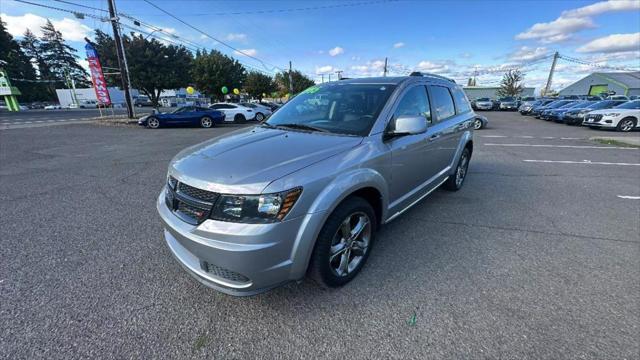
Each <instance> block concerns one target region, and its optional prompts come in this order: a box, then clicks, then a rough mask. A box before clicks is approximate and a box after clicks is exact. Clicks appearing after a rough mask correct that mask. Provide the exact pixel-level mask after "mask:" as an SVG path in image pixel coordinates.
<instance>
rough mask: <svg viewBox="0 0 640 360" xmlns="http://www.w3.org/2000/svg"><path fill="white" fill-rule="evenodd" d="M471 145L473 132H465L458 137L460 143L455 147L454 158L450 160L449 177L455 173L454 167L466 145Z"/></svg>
mask: <svg viewBox="0 0 640 360" xmlns="http://www.w3.org/2000/svg"><path fill="white" fill-rule="evenodd" d="M469 142H470V143H472V144H473V131H472V130H465V132H464V133H463V134H462V136H461V137H460V141H459V142H458V146H457V147H456V153H455V156H454V157H453V158H452V159H451V164H449V166H450V167H451V170H450V171H449V176H453V175H454V174H455V172H456V165H457V164H458V160H460V156H462V150H464V148H465V146H467V143H469Z"/></svg>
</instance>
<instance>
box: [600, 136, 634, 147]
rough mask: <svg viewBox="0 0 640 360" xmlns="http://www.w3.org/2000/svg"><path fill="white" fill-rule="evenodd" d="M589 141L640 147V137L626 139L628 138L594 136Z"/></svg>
mask: <svg viewBox="0 0 640 360" xmlns="http://www.w3.org/2000/svg"><path fill="white" fill-rule="evenodd" d="M589 140H591V141H598V142H607V141H610V142H613V143H620V144H625V145H629V146H633V147H640V137H631V136H629V137H626V136H594V137H590V138H589Z"/></svg>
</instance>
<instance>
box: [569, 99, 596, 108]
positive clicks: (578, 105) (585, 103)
mask: <svg viewBox="0 0 640 360" xmlns="http://www.w3.org/2000/svg"><path fill="white" fill-rule="evenodd" d="M589 104H591V101H578V102H577V103H575V104H571V106H569V108H572V109H575V108H582V107H587V106H589Z"/></svg>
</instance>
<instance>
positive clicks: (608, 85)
mask: <svg viewBox="0 0 640 360" xmlns="http://www.w3.org/2000/svg"><path fill="white" fill-rule="evenodd" d="M602 93H608V94H611V95H627V96H631V95H640V71H633V72H608V73H601V72H597V73H593V74H591V75H588V76H586V77H584V78H582V79H580V80H578V81H576V82H575V83H573V84H571V85H569V86H567V87H566V88H564V89H562V90H560V92H559V94H560V95H561V96H566V95H600V94H602Z"/></svg>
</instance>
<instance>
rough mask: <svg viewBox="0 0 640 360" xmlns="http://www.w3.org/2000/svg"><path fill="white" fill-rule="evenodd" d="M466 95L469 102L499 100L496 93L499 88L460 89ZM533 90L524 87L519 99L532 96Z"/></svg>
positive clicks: (470, 87)
mask: <svg viewBox="0 0 640 360" xmlns="http://www.w3.org/2000/svg"><path fill="white" fill-rule="evenodd" d="M462 89H463V90H464V92H465V93H466V94H467V97H468V98H469V100H476V99H480V98H489V99H497V98H499V96H498V94H497V92H498V90H499V89H500V87H499V86H465V87H463V88H462ZM534 91H535V88H532V87H526V88H524V89H523V90H522V94H520V96H521V97H527V96H533V94H534Z"/></svg>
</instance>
